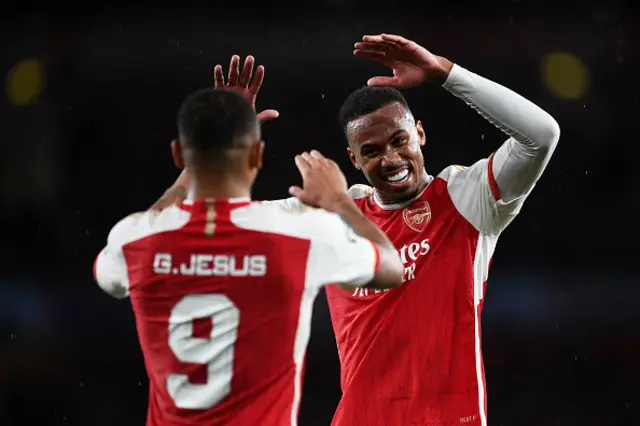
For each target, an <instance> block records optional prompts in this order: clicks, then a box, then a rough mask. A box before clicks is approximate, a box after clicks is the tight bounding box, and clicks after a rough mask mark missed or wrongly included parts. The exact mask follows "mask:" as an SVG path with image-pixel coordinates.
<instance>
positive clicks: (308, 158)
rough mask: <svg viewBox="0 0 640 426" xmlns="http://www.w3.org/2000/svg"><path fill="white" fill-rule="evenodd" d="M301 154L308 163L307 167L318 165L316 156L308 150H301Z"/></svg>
mask: <svg viewBox="0 0 640 426" xmlns="http://www.w3.org/2000/svg"><path fill="white" fill-rule="evenodd" d="M301 156H302V158H303V159H304V160H305V161H306V162H307V164H308V165H309V168H314V167H318V165H319V164H318V159H317V158H316V157H314V156H312V155H311V154H309V153H308V152H303V153H302V154H301Z"/></svg>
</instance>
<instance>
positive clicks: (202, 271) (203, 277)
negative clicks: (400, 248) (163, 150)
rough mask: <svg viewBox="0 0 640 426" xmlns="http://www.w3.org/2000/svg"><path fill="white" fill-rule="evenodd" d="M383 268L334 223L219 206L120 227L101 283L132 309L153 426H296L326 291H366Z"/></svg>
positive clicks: (320, 217)
mask: <svg viewBox="0 0 640 426" xmlns="http://www.w3.org/2000/svg"><path fill="white" fill-rule="evenodd" d="M376 266H377V251H376V248H375V246H374V245H373V244H371V243H370V242H369V241H368V240H366V239H364V238H361V237H359V236H357V235H355V234H354V233H353V231H351V229H350V228H349V227H348V226H347V225H346V224H345V223H344V222H343V221H342V220H341V219H340V218H339V217H338V216H337V215H335V214H332V213H328V212H326V211H322V210H318V209H311V208H306V209H304V211H301V210H299V211H296V212H290V211H285V210H284V209H283V208H282V206H279V205H277V204H263V203H251V202H250V201H249V200H224V199H221V200H206V201H205V200H201V201H195V202H192V203H185V204H182V205H180V206H174V207H170V208H168V209H166V210H163V211H162V212H160V213H156V212H151V211H148V212H144V213H138V214H135V215H131V216H129V217H127V218H125V219H123V220H122V221H120V222H119V223H118V224H117V225H116V226H115V227H114V228H113V229H112V231H111V233H110V234H109V237H108V242H107V246H106V247H105V248H104V249H103V250H102V251H101V252H100V254H99V255H98V257H97V259H96V262H95V271H94V272H95V277H96V280H97V282H98V284H99V285H100V287H101V288H102V289H104V290H105V291H107V292H108V293H109V294H111V295H112V296H115V297H118V298H124V297H127V296H129V297H130V299H131V303H132V305H133V311H134V314H135V318H136V326H137V330H138V336H139V340H140V346H141V348H142V353H143V355H144V361H145V366H146V369H147V372H148V376H149V407H148V415H147V425H148V426H182V425H184V426H215V425H235V426H248V425H265V426H285V425H287V426H291V425H296V423H297V416H298V406H299V402H300V397H301V389H302V383H301V377H302V365H303V359H304V353H305V350H306V346H307V342H308V339H309V332H310V322H311V310H312V305H313V301H314V298H315V296H316V294H317V293H318V290H319V288H320V286H322V285H324V284H328V283H336V282H343V283H346V284H349V283H350V284H351V285H353V286H359V285H362V284H366V283H368V282H369V281H370V280H371V279H372V278H373V276H374V273H375V268H376Z"/></svg>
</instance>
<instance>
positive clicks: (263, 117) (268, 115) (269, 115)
mask: <svg viewBox="0 0 640 426" xmlns="http://www.w3.org/2000/svg"><path fill="white" fill-rule="evenodd" d="M279 116H280V113H279V112H278V111H276V110H275V109H267V110H264V111H262V112H260V113H258V122H259V123H260V124H262V123H266V122H267V121H271V120H275V119H276V118H278V117H279Z"/></svg>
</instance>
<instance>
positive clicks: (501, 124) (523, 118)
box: [443, 65, 560, 202]
mask: <svg viewBox="0 0 640 426" xmlns="http://www.w3.org/2000/svg"><path fill="white" fill-rule="evenodd" d="M443 87H444V88H445V89H447V90H448V91H449V92H451V93H452V94H453V95H455V96H456V97H458V98H460V99H462V100H463V101H464V102H465V103H466V104H467V105H469V106H470V107H472V108H473V109H475V110H476V111H477V112H478V113H479V114H480V115H481V116H482V117H484V118H485V119H486V120H487V121H489V122H490V123H492V124H493V125H495V126H496V127H498V128H499V129H500V130H502V131H503V132H504V133H506V134H507V135H508V136H510V138H509V139H508V140H507V141H506V142H505V143H504V144H503V145H502V146H501V147H500V148H499V149H498V150H497V151H496V152H495V153H494V154H493V155H492V156H491V157H490V160H489V164H490V166H491V172H492V174H493V178H494V180H495V184H496V185H497V190H498V194H494V195H496V198H498V199H502V201H504V202H510V201H512V200H515V199H517V198H520V197H522V196H524V195H526V194H528V193H529V192H530V191H531V190H532V189H533V187H534V185H535V183H536V182H537V181H538V179H539V178H540V176H541V175H542V172H543V171H544V169H545V167H546V166H547V164H548V162H549V159H550V158H551V155H552V154H553V152H554V150H555V148H556V145H557V143H558V140H559V138H560V127H559V126H558V123H557V122H556V121H555V120H554V119H553V117H551V116H550V115H549V114H548V113H546V112H545V111H544V110H542V109H541V108H540V107H538V106H536V105H535V104H533V103H532V102H530V101H528V100H527V99H525V98H523V97H522V96H520V95H518V94H517V93H515V92H513V91H512V90H509V89H507V88H506V87H504V86H501V85H500V84H498V83H495V82H493V81H490V80H488V79H486V78H484V77H481V76H479V75H477V74H474V73H472V72H470V71H467V70H466V69H464V68H462V67H460V66H458V65H454V66H453V68H452V69H451V71H450V73H449V75H448V78H447V80H446V82H445V83H444V85H443Z"/></svg>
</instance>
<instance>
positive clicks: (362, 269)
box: [231, 200, 378, 288]
mask: <svg viewBox="0 0 640 426" xmlns="http://www.w3.org/2000/svg"><path fill="white" fill-rule="evenodd" d="M280 201H283V200H280ZM280 201H276V202H262V203H255V204H253V205H251V206H248V207H246V208H239V209H236V210H234V211H233V212H232V213H231V220H232V222H233V223H234V224H235V225H236V226H238V227H239V228H243V229H252V230H254V231H258V232H269V233H276V234H280V235H286V236H289V237H293V238H299V239H303V240H307V241H309V243H310V248H309V254H308V259H307V272H306V276H307V280H306V286H307V287H315V288H318V287H321V286H323V285H326V284H345V285H351V286H362V285H365V284H368V283H369V281H371V279H373V277H374V275H375V273H376V269H377V265H378V251H377V248H376V247H375V246H374V245H373V244H372V243H371V242H370V241H369V240H367V239H366V238H363V237H361V236H359V235H357V234H356V233H355V232H354V231H353V230H352V229H351V227H349V226H348V225H347V224H346V223H345V222H344V221H343V220H342V219H341V218H340V216H338V215H337V214H335V213H330V212H327V211H326V210H322V209H316V208H313V207H308V206H304V205H302V204H300V205H301V206H303V207H304V208H303V209H302V210H298V211H295V212H292V211H291V210H290V209H288V208H287V206H286V205H283V203H281V202H280ZM283 207H284V208H283ZM289 207H290V206H289Z"/></svg>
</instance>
